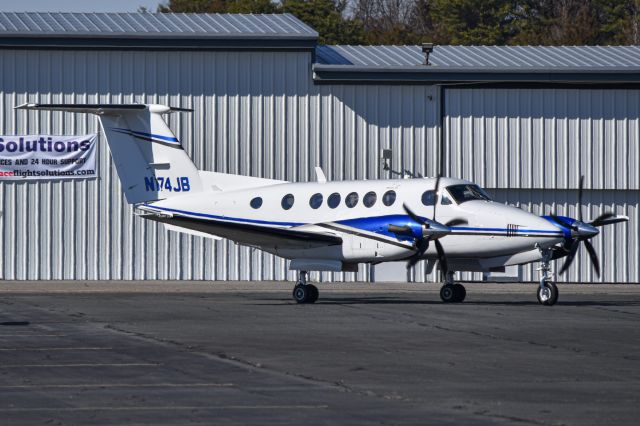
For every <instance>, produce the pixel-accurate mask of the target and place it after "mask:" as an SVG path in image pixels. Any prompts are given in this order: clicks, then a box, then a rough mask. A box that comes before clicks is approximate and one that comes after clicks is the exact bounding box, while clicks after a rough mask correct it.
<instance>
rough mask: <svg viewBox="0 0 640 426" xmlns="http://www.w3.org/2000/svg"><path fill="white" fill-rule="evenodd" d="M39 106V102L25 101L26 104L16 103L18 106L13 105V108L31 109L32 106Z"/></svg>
mask: <svg viewBox="0 0 640 426" xmlns="http://www.w3.org/2000/svg"><path fill="white" fill-rule="evenodd" d="M37 106H38V104H34V103H28V102H27V103H24V104H21V105H16V106H14V107H13V109H31V108H35V107H37Z"/></svg>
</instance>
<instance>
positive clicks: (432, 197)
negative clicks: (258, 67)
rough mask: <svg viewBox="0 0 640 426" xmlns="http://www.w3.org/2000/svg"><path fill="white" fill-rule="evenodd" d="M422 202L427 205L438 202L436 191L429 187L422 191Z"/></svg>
mask: <svg viewBox="0 0 640 426" xmlns="http://www.w3.org/2000/svg"><path fill="white" fill-rule="evenodd" d="M422 204H424V205H425V206H433V205H435V204H436V191H434V190H433V189H428V190H426V191H424V192H423V193H422Z"/></svg>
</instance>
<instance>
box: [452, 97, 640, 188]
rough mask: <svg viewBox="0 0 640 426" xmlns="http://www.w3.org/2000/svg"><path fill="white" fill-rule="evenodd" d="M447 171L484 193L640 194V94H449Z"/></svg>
mask: <svg viewBox="0 0 640 426" xmlns="http://www.w3.org/2000/svg"><path fill="white" fill-rule="evenodd" d="M445 104H446V105H445V111H446V115H447V117H446V123H445V135H446V137H447V140H448V141H449V142H450V144H449V150H448V161H447V162H448V164H449V170H448V171H449V173H451V174H453V175H454V176H459V177H463V178H465V179H469V180H472V181H474V182H477V183H478V184H481V185H483V186H485V187H487V188H552V189H553V188H577V186H578V182H579V178H580V175H584V176H585V187H586V188H591V189H613V190H622V189H640V167H639V166H640V90H610V89H606V90H580V89H447V90H446V95H445Z"/></svg>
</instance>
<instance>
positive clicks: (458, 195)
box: [447, 184, 491, 204]
mask: <svg viewBox="0 0 640 426" xmlns="http://www.w3.org/2000/svg"><path fill="white" fill-rule="evenodd" d="M447 191H448V192H449V194H451V196H452V197H453V199H454V200H455V201H456V203H458V204H462V203H465V202H467V201H473V200H484V201H491V197H489V194H487V193H486V192H484V189H482V188H480V187H479V186H478V185H471V184H460V185H451V186H447Z"/></svg>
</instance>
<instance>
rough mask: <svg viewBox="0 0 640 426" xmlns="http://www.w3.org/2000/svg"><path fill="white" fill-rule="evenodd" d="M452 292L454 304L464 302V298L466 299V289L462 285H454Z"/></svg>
mask: <svg viewBox="0 0 640 426" xmlns="http://www.w3.org/2000/svg"><path fill="white" fill-rule="evenodd" d="M453 290H454V291H455V292H456V300H455V301H456V303H461V302H464V298H465V297H467V289H466V288H464V286H463V285H462V284H454V285H453Z"/></svg>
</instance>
